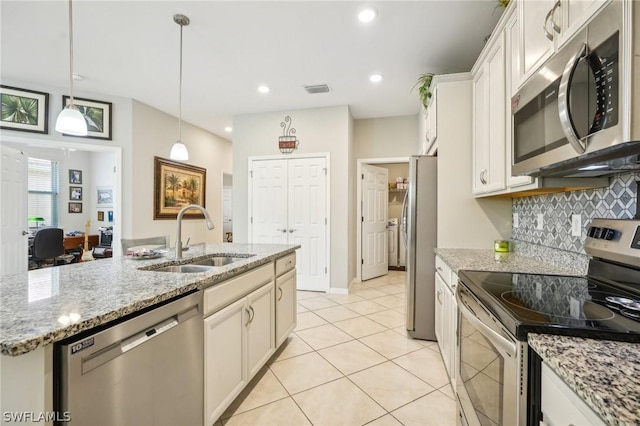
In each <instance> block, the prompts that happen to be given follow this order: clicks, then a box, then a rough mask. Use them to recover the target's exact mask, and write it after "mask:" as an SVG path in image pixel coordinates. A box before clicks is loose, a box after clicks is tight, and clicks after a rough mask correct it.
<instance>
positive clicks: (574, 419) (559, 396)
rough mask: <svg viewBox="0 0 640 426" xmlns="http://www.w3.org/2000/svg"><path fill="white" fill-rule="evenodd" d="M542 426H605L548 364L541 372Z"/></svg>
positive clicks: (544, 364)
mask: <svg viewBox="0 0 640 426" xmlns="http://www.w3.org/2000/svg"><path fill="white" fill-rule="evenodd" d="M540 387H541V389H540V396H541V400H542V401H541V411H542V418H543V421H541V422H540V426H566V425H593V426H596V425H604V424H605V423H604V422H603V421H602V419H601V418H600V417H598V415H597V414H596V413H595V412H594V411H593V410H592V409H591V408H590V407H589V406H588V405H587V404H586V403H585V402H584V401H583V400H582V399H580V397H579V396H578V395H577V394H576V393H575V392H574V391H573V390H571V388H569V386H567V384H566V383H564V381H563V380H562V379H561V378H560V376H558V375H557V374H556V373H555V372H554V371H553V370H552V369H551V367H549V366H548V365H547V364H546V363H544V362H543V363H542V371H541V384H540Z"/></svg>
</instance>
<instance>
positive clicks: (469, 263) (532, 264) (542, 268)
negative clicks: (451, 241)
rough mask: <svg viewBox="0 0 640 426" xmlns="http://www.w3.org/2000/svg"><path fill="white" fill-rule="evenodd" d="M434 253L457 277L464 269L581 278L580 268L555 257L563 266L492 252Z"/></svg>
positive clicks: (442, 251) (518, 255) (463, 250)
mask: <svg viewBox="0 0 640 426" xmlns="http://www.w3.org/2000/svg"><path fill="white" fill-rule="evenodd" d="M434 251H435V253H436V254H437V255H438V256H440V258H442V260H444V262H445V263H446V264H447V265H449V267H450V268H451V269H452V270H453V272H455V273H456V274H457V273H458V271H460V270H463V269H466V270H474V271H489V272H521V273H528V274H551V275H573V276H581V275H584V268H583V267H582V265H580V266H579V267H576V265H575V263H574V262H573V261H572V260H571V259H570V258H568V259H566V260H565V259H562V258H561V257H560V258H559V257H558V256H557V255H554V260H555V261H556V262H558V261H560V262H562V263H561V264H559V262H558V263H551V262H548V261H545V260H542V259H540V258H538V257H533V256H526V255H522V254H518V253H512V252H509V253H496V252H494V251H493V250H492V249H453V248H436V249H435V250H434Z"/></svg>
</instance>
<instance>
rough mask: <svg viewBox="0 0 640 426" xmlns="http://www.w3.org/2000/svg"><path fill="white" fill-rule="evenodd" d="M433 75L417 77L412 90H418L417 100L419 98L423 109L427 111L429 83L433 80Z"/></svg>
mask: <svg viewBox="0 0 640 426" xmlns="http://www.w3.org/2000/svg"><path fill="white" fill-rule="evenodd" d="M433 76H434V74H432V73H427V74H422V75H420V77H418V81H417V82H416V84H415V85H414V86H413V88H412V89H411V90H413V89H415V88H416V87H417V88H418V98H420V102H421V103H422V105H423V106H424V109H425V110H426V109H427V106H428V103H429V98H431V90H430V89H431V81H432V80H433Z"/></svg>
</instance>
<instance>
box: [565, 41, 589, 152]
mask: <svg viewBox="0 0 640 426" xmlns="http://www.w3.org/2000/svg"><path fill="white" fill-rule="evenodd" d="M586 55H587V44H586V43H582V45H581V46H580V49H579V50H578V51H577V52H576V53H575V54H574V55H573V56H572V57H571V59H569V62H567V65H566V67H565V68H564V71H563V72H562V78H561V79H560V87H559V88H558V113H559V115H560V125H561V126H562V132H563V133H564V135H565V136H566V137H567V140H568V141H569V143H570V144H571V146H572V147H573V149H574V150H575V151H576V152H577V153H578V154H583V153H584V152H585V151H586V150H587V142H586V138H585V140H584V141H581V140H580V138H579V137H578V134H577V132H576V128H575V126H574V125H573V119H572V118H571V107H570V105H569V86H570V83H571V80H572V79H573V73H574V72H575V70H576V67H577V66H578V63H579V62H580V59H582V58H584V57H585V56H586Z"/></svg>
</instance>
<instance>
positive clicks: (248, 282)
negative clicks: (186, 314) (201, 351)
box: [202, 263, 273, 316]
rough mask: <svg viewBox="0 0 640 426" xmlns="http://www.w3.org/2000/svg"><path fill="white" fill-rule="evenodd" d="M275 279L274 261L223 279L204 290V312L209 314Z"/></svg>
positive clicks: (205, 314)
mask: <svg viewBox="0 0 640 426" xmlns="http://www.w3.org/2000/svg"><path fill="white" fill-rule="evenodd" d="M272 279H273V263H267V264H266V265H264V266H261V267H259V268H256V269H254V270H252V271H249V272H246V273H244V274H242V275H240V276H237V277H234V278H231V279H229V280H227V281H223V282H221V283H220V284H216V285H214V286H213V287H211V288H208V289H206V290H205V291H204V296H203V308H202V309H203V313H204V316H207V315H209V314H211V313H213V312H215V311H217V310H219V309H221V308H224V307H225V306H227V305H229V304H231V303H232V302H234V301H236V300H238V299H239V298H241V297H243V296H246V295H247V294H249V293H250V292H251V291H253V290H255V289H257V288H258V287H260V286H261V285H263V284H265V283H268V282H269V281H271V280H272Z"/></svg>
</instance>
